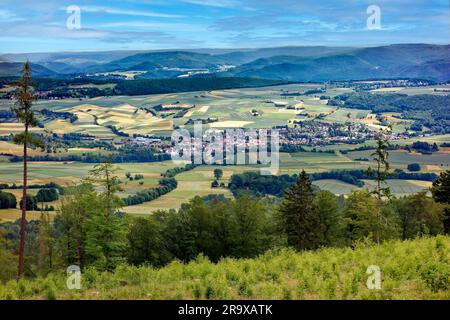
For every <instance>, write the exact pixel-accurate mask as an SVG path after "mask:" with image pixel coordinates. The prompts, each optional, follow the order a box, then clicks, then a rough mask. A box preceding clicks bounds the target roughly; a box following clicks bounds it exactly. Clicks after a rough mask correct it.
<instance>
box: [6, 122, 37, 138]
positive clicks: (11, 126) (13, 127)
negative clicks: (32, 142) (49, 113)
mask: <svg viewBox="0 0 450 320" xmlns="http://www.w3.org/2000/svg"><path fill="white" fill-rule="evenodd" d="M23 130H24V127H23V124H22V123H17V122H1V123H0V135H10V134H11V133H13V134H15V133H20V132H22V131H23ZM30 131H31V132H43V131H44V129H42V128H38V127H35V128H30Z"/></svg>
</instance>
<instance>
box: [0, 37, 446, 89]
mask: <svg viewBox="0 0 450 320" xmlns="http://www.w3.org/2000/svg"><path fill="white" fill-rule="evenodd" d="M27 59H28V60H30V61H31V62H32V63H33V64H32V71H33V72H34V75H35V76H38V77H60V76H64V75H65V76H68V75H72V74H74V75H75V74H77V75H83V74H93V73H110V72H114V71H117V72H125V71H140V75H139V77H141V78H175V77H180V76H182V77H185V76H198V75H202V76H204V74H210V75H214V76H233V77H255V78H264V79H275V80H289V81H301V82H306V81H329V80H366V79H388V78H419V79H429V80H434V81H439V82H447V81H450V45H430V44H396V45H389V46H380V47H369V48H352V47H323V46H311V47H307V46H306V47H280V48H262V49H239V50H235V51H233V50H222V49H202V50H182V51H181V50H178V51H147V52H142V51H109V52H80V53H70V52H69V53H67V52H62V53H33V54H4V55H2V56H0V76H16V75H18V74H19V73H20V69H21V63H22V62H23V61H25V60H27Z"/></svg>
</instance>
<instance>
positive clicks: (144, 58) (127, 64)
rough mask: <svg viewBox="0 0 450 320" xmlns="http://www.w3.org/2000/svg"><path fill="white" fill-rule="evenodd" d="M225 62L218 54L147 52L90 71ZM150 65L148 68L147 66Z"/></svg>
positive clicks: (207, 65)
mask: <svg viewBox="0 0 450 320" xmlns="http://www.w3.org/2000/svg"><path fill="white" fill-rule="evenodd" d="M223 63H225V60H224V59H221V58H220V57H219V56H213V55H210V54H204V53H196V52H187V51H167V52H148V53H140V54H136V55H132V56H129V57H125V58H123V59H120V60H116V61H112V62H110V63H107V64H104V65H99V66H95V67H93V68H91V70H92V71H103V72H105V71H125V70H136V71H138V70H142V69H139V68H142V67H144V68H145V69H143V70H154V69H156V68H164V67H166V68H186V69H201V68H213V67H215V66H217V65H219V64H223ZM149 67H150V68H149Z"/></svg>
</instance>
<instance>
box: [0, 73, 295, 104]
mask: <svg viewBox="0 0 450 320" xmlns="http://www.w3.org/2000/svg"><path fill="white" fill-rule="evenodd" d="M15 80H16V78H1V79H0V87H1V86H2V85H7V84H11V83H13V82H14V81H15ZM37 81H38V87H37V90H38V93H39V92H45V95H41V98H57V99H63V98H85V97H89V98H93V97H98V96H111V95H129V96H134V95H148V94H159V93H175V92H188V91H209V90H219V89H232V88H251V87H263V86H270V85H278V84H286V83H288V82H287V81H283V80H266V79H258V78H240V77H212V76H211V77H203V78H175V79H136V80H117V79H108V80H100V79H91V78H75V79H48V78H39V79H37ZM84 84H85V85H90V86H86V87H83V86H82V85H84ZM92 84H94V85H98V86H92ZM107 84H110V85H111V86H100V85H107ZM74 86H79V87H74ZM13 95H14V93H13V92H11V93H9V94H4V95H3V98H10V97H13Z"/></svg>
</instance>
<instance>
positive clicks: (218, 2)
mask: <svg viewBox="0 0 450 320" xmlns="http://www.w3.org/2000/svg"><path fill="white" fill-rule="evenodd" d="M181 2H185V3H190V4H196V5H199V6H207V7H217V8H231V7H236V6H238V5H239V3H238V2H236V1H234V0H181Z"/></svg>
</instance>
